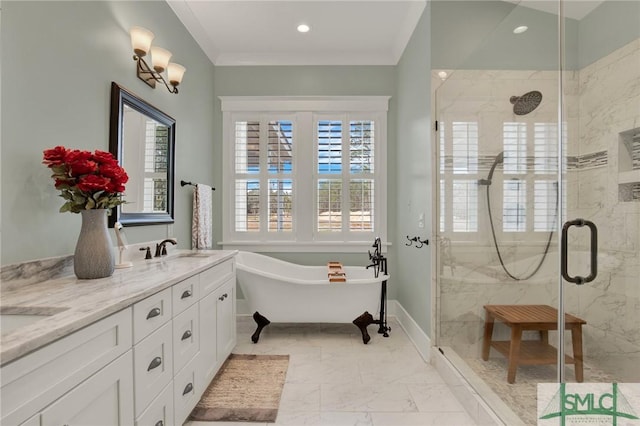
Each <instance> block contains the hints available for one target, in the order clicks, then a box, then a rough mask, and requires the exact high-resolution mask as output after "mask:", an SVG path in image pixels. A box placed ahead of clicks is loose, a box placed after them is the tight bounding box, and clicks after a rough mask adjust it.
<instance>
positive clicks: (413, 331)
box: [388, 300, 431, 362]
mask: <svg viewBox="0 0 640 426" xmlns="http://www.w3.org/2000/svg"><path fill="white" fill-rule="evenodd" d="M388 307H389V315H390V316H394V317H396V320H398V322H399V323H400V327H402V329H403V330H404V332H405V333H407V336H408V337H409V339H410V340H411V342H412V343H413V345H414V346H415V347H416V349H417V350H418V352H419V353H420V356H422V358H423V359H424V360H425V361H426V362H430V360H431V351H430V348H431V339H430V338H429V336H427V334H426V333H425V332H424V331H422V329H421V328H420V326H419V325H418V323H417V322H416V321H415V320H414V319H413V318H412V317H411V315H409V313H408V312H407V311H406V310H405V309H404V308H403V307H402V305H401V304H400V303H399V302H398V301H397V300H389V302H388Z"/></svg>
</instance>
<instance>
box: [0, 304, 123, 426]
mask: <svg viewBox="0 0 640 426" xmlns="http://www.w3.org/2000/svg"><path fill="white" fill-rule="evenodd" d="M131 342H132V327H131V308H127V309H124V310H122V311H120V312H118V313H115V314H113V315H111V316H109V317H106V318H104V319H102V320H100V321H98V322H96V323H93V324H91V325H89V326H87V327H85V328H83V329H81V330H78V331H76V332H74V333H72V334H70V335H68V336H65V337H63V338H61V339H59V340H57V341H55V342H53V343H51V344H49V345H47V346H44V347H43V348H41V349H39V350H37V351H34V352H31V353H29V354H27V355H25V356H23V357H21V358H18V359H16V360H15V361H13V362H10V363H9V364H7V365H4V366H2V369H1V371H0V374H1V375H2V389H1V392H2V398H1V403H2V410H1V413H2V421H0V423H1V424H3V425H19V424H27V425H53V424H55V425H58V426H59V425H65V424H66V425H69V426H71V425H83V424H88V423H87V419H99V420H96V421H95V422H94V423H92V424H104V425H113V426H117V425H131V424H133V403H132V401H133V386H132V384H133V377H132V361H131ZM100 422H103V423H100Z"/></svg>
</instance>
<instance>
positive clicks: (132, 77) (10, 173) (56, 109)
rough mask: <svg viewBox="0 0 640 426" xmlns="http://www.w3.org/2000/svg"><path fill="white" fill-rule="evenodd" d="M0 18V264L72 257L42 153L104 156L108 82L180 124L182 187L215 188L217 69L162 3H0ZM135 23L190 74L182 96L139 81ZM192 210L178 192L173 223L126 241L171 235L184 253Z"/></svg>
mask: <svg viewBox="0 0 640 426" xmlns="http://www.w3.org/2000/svg"><path fill="white" fill-rule="evenodd" d="M0 19H1V27H0V28H1V40H2V41H1V42H2V46H1V47H2V75H1V78H2V81H1V85H2V105H1V108H2V129H1V138H2V146H1V152H2V160H1V173H2V179H1V180H2V183H1V185H2V186H1V203H2V204H1V205H2V217H1V224H2V233H1V234H2V235H1V245H2V253H1V256H2V257H1V263H2V264H3V265H6V264H10V263H14V262H19V261H24V260H29V259H38V258H45V257H52V256H60V255H66V254H71V253H73V250H74V247H75V242H76V239H77V236H78V232H79V230H80V216H79V215H75V214H70V213H64V214H62V213H58V209H59V208H60V206H61V205H62V199H61V198H59V197H58V191H56V190H55V189H54V187H53V181H52V180H51V179H50V177H49V174H50V173H49V170H48V169H47V168H46V167H44V166H43V165H42V164H41V161H42V151H43V150H44V149H47V148H51V147H54V146H56V145H65V146H67V147H73V148H79V149H87V150H94V149H102V150H105V151H107V150H108V147H109V145H108V138H109V94H110V84H111V81H115V82H117V83H119V84H121V85H123V86H124V87H126V88H128V89H129V90H131V91H132V92H134V93H136V94H137V95H139V96H140V97H142V98H143V99H145V100H147V101H148V102H149V103H151V104H153V105H155V106H156V107H158V108H160V109H161V110H163V111H164V112H166V113H167V114H169V115H171V116H173V117H174V118H175V119H176V121H177V135H176V155H177V158H176V178H177V179H178V180H179V179H186V180H191V181H194V182H213V174H214V173H213V169H212V167H211V161H210V159H211V158H212V157H213V155H214V153H213V146H212V140H213V138H214V127H213V123H212V120H211V117H213V114H214V94H213V78H214V67H213V65H211V63H210V61H209V60H208V58H207V57H206V56H205V55H204V53H203V52H202V50H201V49H200V48H199V46H198V45H197V44H196V43H195V41H194V40H193V39H192V37H191V35H190V34H189V33H188V32H187V31H186V29H185V28H184V27H183V26H182V24H181V23H180V21H179V20H178V18H177V17H176V16H175V15H174V13H173V12H172V11H171V9H170V8H169V6H168V5H167V4H166V3H165V2H159V1H157V2H156V1H153V2H152V1H149V2H135V1H131V2H126V1H115V2H99V1H77V2H65V1H62V2H58V1H42V2H32V1H3V2H2V15H1V17H0ZM134 25H139V26H143V27H146V28H149V29H150V30H151V31H153V32H154V33H155V35H156V38H155V40H154V43H155V44H157V45H159V46H163V47H165V48H167V49H169V50H170V51H172V52H173V53H174V57H173V60H174V61H175V62H179V63H182V64H183V65H185V66H186V68H187V72H186V74H185V78H184V82H183V84H182V85H181V86H180V94H179V95H173V94H170V93H169V92H168V91H166V89H164V88H161V87H159V88H158V89H156V90H153V89H151V88H150V87H148V86H147V85H145V84H144V83H143V82H142V81H140V80H138V78H137V77H136V74H135V63H134V61H133V59H132V52H131V42H130V39H129V34H128V31H129V28H130V27H132V26H134ZM214 199H217V200H218V201H219V196H218V195H217V194H216V196H215V197H214ZM191 202H192V201H191V191H190V190H188V189H182V188H180V187H179V186H178V188H177V189H176V200H175V216H176V219H177V220H176V223H175V225H174V226H173V227H167V226H145V227H131V228H128V229H127V236H128V239H129V241H130V242H132V243H134V242H140V241H148V240H154V239H160V238H163V237H166V236H167V235H168V234H170V233H171V234H173V235H175V236H176V237H177V238H178V241H179V243H180V247H183V248H186V247H190V246H191V236H190V235H191V229H190V219H188V218H190V215H191ZM114 241H115V240H114Z"/></svg>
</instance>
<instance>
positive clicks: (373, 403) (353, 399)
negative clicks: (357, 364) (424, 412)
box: [320, 383, 418, 412]
mask: <svg viewBox="0 0 640 426" xmlns="http://www.w3.org/2000/svg"><path fill="white" fill-rule="evenodd" d="M320 409H321V410H322V411H367V412H374V411H396V412H404V411H418V408H417V406H416V403H415V402H414V400H413V398H412V397H411V394H410V393H409V389H408V388H407V386H406V385H402V384H386V383H385V384H383V383H381V384H379V385H378V386H372V385H365V384H357V383H348V384H342V383H340V384H323V385H321V386H320Z"/></svg>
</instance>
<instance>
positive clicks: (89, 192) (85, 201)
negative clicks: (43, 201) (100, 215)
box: [42, 146, 129, 213]
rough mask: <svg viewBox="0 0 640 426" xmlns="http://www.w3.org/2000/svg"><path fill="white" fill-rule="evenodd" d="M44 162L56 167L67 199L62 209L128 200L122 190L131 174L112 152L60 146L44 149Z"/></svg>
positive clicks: (59, 186)
mask: <svg viewBox="0 0 640 426" xmlns="http://www.w3.org/2000/svg"><path fill="white" fill-rule="evenodd" d="M42 163H43V164H45V165H46V166H47V167H49V168H50V169H51V170H52V171H53V174H52V175H51V177H52V178H53V179H54V181H55V187H56V189H59V190H60V191H61V194H60V196H61V197H62V198H64V199H65V200H67V201H66V202H65V203H64V204H63V205H62V207H60V212H71V213H80V211H82V210H89V209H111V208H113V207H115V206H118V205H120V204H123V203H124V202H125V201H124V200H123V199H122V195H123V194H122V193H123V192H124V184H125V183H127V181H128V180H129V176H127V173H126V172H125V171H124V169H123V168H122V167H120V165H119V164H118V160H116V159H115V158H114V157H113V155H112V154H111V153H109V152H105V151H100V150H96V151H95V152H93V153H91V151H80V150H77V149H75V150H71V149H68V148H65V147H63V146H56V147H55V148H52V149H46V150H45V151H44V159H43V161H42Z"/></svg>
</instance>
